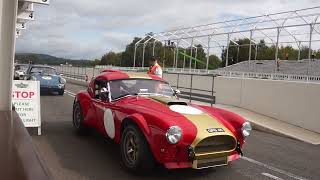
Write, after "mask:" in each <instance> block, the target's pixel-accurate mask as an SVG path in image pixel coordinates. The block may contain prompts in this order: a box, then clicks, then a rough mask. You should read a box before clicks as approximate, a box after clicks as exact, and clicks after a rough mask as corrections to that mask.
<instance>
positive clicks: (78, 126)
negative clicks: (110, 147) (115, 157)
mask: <svg viewBox="0 0 320 180" xmlns="http://www.w3.org/2000/svg"><path fill="white" fill-rule="evenodd" d="M72 119H73V121H72V122H73V127H74V128H75V130H76V132H77V133H78V134H80V135H86V134H87V133H88V132H89V130H88V128H87V127H86V126H84V124H83V119H84V118H83V113H82V108H81V105H80V103H79V102H75V103H74V105H73V116H72Z"/></svg>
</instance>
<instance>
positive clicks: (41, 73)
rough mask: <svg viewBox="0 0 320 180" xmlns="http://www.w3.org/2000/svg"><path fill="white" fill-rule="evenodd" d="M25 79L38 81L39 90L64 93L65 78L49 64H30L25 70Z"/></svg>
mask: <svg viewBox="0 0 320 180" xmlns="http://www.w3.org/2000/svg"><path fill="white" fill-rule="evenodd" d="M25 79H26V80H33V81H40V91H41V92H57V93H58V94H59V95H63V94H64V89H65V85H66V80H65V79H64V78H63V77H61V75H60V74H58V73H57V72H56V70H55V69H54V68H52V67H50V66H44V65H30V66H29V68H28V70H27V72H26V77H25Z"/></svg>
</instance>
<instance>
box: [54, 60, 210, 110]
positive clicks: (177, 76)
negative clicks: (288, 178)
mask: <svg viewBox="0 0 320 180" xmlns="http://www.w3.org/2000/svg"><path fill="white" fill-rule="evenodd" d="M55 68H56V70H57V71H58V72H59V73H62V74H63V76H65V77H67V78H72V79H75V80H80V81H89V80H90V79H91V78H92V77H94V76H96V75H98V74H99V73H100V72H101V70H103V69H105V67H98V68H97V67H91V68H88V67H70V66H56V67H55ZM113 69H120V70H123V71H139V70H141V69H137V68H119V67H118V68H114V67H113ZM215 77H216V75H214V74H189V73H181V72H179V73H177V72H165V73H164V74H163V78H164V79H166V80H167V81H168V82H169V83H170V84H171V86H172V87H173V88H176V89H179V90H180V91H181V94H180V95H179V97H180V98H183V99H188V100H189V102H192V101H200V102H204V103H210V104H211V105H212V104H214V103H215V96H214V90H213V89H214V78H215Z"/></svg>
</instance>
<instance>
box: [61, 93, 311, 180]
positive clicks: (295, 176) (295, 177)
mask: <svg viewBox="0 0 320 180" xmlns="http://www.w3.org/2000/svg"><path fill="white" fill-rule="evenodd" d="M64 91H65V92H66V93H67V94H68V95H69V96H71V97H75V96H76V94H75V93H73V92H71V91H67V90H64ZM241 159H243V160H245V161H248V162H251V163H253V164H256V165H259V166H262V167H265V168H267V169H269V170H271V171H274V172H277V173H279V174H283V175H286V176H288V177H291V178H294V179H297V180H308V179H306V178H304V177H300V176H297V175H295V174H292V173H290V172H286V171H284V170H281V169H278V168H275V167H272V166H269V165H267V164H264V163H262V162H259V161H256V160H254V159H251V158H248V157H242V158H241ZM262 175H264V176H267V177H269V178H272V179H276V180H283V179H282V178H279V177H277V176H274V175H272V174H269V173H262Z"/></svg>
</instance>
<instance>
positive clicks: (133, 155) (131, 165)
mask: <svg viewBox="0 0 320 180" xmlns="http://www.w3.org/2000/svg"><path fill="white" fill-rule="evenodd" d="M120 151H121V152H120V153H121V160H122V163H123V164H124V166H125V167H126V168H128V169H129V170H131V171H135V172H140V171H142V170H146V169H152V168H153V167H154V158H153V155H152V153H151V151H150V148H149V144H148V142H147V140H146V139H145V137H144V135H143V134H142V132H141V131H140V129H139V128H138V127H137V126H136V125H133V124H129V125H128V126H126V127H125V129H124V131H123V134H122V136H121V143H120Z"/></svg>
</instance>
